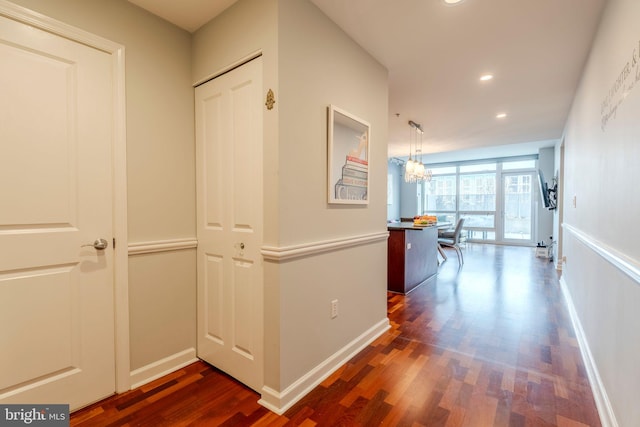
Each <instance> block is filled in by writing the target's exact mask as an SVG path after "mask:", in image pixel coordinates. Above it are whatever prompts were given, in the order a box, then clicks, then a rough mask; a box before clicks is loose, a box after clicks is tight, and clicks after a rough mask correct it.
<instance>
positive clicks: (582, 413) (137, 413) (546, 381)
mask: <svg viewBox="0 0 640 427" xmlns="http://www.w3.org/2000/svg"><path fill="white" fill-rule="evenodd" d="M463 250H464V252H465V264H464V266H463V267H462V268H460V269H459V268H458V265H457V263H455V262H449V261H447V262H445V263H443V264H442V265H441V266H440V267H439V273H438V276H437V277H436V278H435V279H434V280H430V281H429V282H427V283H426V284H425V285H423V286H420V287H418V288H416V289H415V290H414V291H413V292H411V293H410V294H409V295H406V296H405V295H399V294H393V293H389V294H388V295H387V308H388V315H389V321H390V324H391V329H390V330H389V331H388V332H387V333H385V334H384V335H383V336H381V337H380V338H378V339H377V340H376V341H374V342H373V343H371V344H370V345H369V346H367V347H366V348H365V349H364V350H363V351H362V352H360V353H359V354H358V355H356V356H355V357H353V358H352V359H351V360H349V361H348V362H347V363H346V364H345V365H344V366H342V367H340V368H339V369H338V370H336V371H335V372H334V373H333V374H332V375H330V376H329V377H328V378H327V379H325V380H324V381H323V382H322V383H321V384H320V385H319V386H318V387H316V388H315V389H314V390H313V391H311V392H310V393H309V394H308V395H307V396H305V397H304V398H302V399H301V400H300V401H299V402H298V403H297V404H296V405H294V406H293V407H292V408H290V409H289V410H287V411H286V412H285V413H284V414H283V415H276V414H274V413H272V412H270V411H268V410H267V409H266V408H264V407H261V406H260V405H259V404H258V403H257V401H258V399H259V395H258V394H256V393H255V392H254V391H252V390H250V389H248V388H247V387H245V386H243V385H242V384H240V383H238V382H236V381H235V380H233V379H232V378H230V377H229V376H227V375H225V374H224V373H222V372H220V371H218V370H217V369H215V368H213V367H211V366H209V365H207V364H206V363H203V362H197V363H194V364H192V365H189V366H187V367H185V368H182V369H179V370H177V371H176V372H173V373H171V374H169V375H167V376H165V377H162V378H159V379H157V380H155V381H152V382H150V383H149V384H146V385H144V386H142V387H140V388H138V389H136V390H132V391H130V392H127V393H123V394H121V395H117V396H113V397H111V398H109V399H106V400H104V401H102V402H99V403H96V404H94V405H91V406H89V407H87V408H84V409H81V410H79V411H77V412H75V413H73V414H72V416H71V425H72V426H91V427H93V426H118V427H122V426H129V425H130V426H143V427H144V426H153V427H156V426H171V427H175V426H205V427H206V426H242V427H244V426H260V427H264V426H269V427H283V426H287V427H289V426H304V427H311V426H330V427H334V426H366V427H368V426H373V425H385V426H415V427H420V426H428V427H433V426H446V427H461V426H472V427H485V426H494V427H502V426H509V427H519V426H523V427H525V426H560V427H585V426H590V427H599V426H600V425H601V424H600V420H599V418H598V413H597V410H596V407H595V402H594V399H593V393H592V391H591V388H590V386H589V382H588V380H587V375H586V370H585V367H584V363H583V361H582V358H581V353H580V350H579V348H578V343H577V340H576V337H575V332H574V331H573V329H572V324H571V320H570V318H569V316H568V313H567V311H566V308H565V305H564V301H563V300H562V293H561V291H560V287H559V284H558V276H557V273H556V272H555V271H554V270H553V265H552V264H551V263H549V262H547V261H545V260H543V259H539V258H536V257H535V256H534V252H533V249H532V248H524V247H508V246H492V245H473V244H468V245H467V247H466V248H465V249H463ZM453 259H454V261H455V257H453Z"/></svg>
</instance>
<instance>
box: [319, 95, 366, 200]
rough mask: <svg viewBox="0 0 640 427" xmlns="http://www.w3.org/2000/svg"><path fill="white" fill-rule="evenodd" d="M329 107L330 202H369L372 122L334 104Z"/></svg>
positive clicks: (328, 188)
mask: <svg viewBox="0 0 640 427" xmlns="http://www.w3.org/2000/svg"><path fill="white" fill-rule="evenodd" d="M327 111H328V114H327V116H328V119H327V122H328V131H327V195H328V202H329V203H330V204H350V205H367V204H369V164H370V163H369V161H370V156H369V154H370V147H369V145H370V139H371V126H370V125H369V123H368V122H366V121H364V120H362V119H360V118H358V117H356V116H354V115H353V114H350V113H348V112H346V111H344V110H342V109H340V108H338V107H336V106H335V105H330V106H329V107H328V108H327Z"/></svg>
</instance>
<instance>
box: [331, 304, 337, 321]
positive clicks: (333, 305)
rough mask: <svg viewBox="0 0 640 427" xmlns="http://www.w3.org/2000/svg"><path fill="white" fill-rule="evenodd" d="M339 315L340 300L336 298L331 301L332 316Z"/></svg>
mask: <svg viewBox="0 0 640 427" xmlns="http://www.w3.org/2000/svg"><path fill="white" fill-rule="evenodd" d="M336 317H338V300H337V299H334V300H333V301H331V318H332V319H335V318H336Z"/></svg>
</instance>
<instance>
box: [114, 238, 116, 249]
mask: <svg viewBox="0 0 640 427" xmlns="http://www.w3.org/2000/svg"><path fill="white" fill-rule="evenodd" d="M115 248H116V238H115V237H114V238H113V249H115Z"/></svg>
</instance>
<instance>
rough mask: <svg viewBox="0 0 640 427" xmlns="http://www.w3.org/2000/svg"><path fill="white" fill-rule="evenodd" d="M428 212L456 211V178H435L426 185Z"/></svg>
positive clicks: (451, 176) (447, 176)
mask: <svg viewBox="0 0 640 427" xmlns="http://www.w3.org/2000/svg"><path fill="white" fill-rule="evenodd" d="M425 187H426V188H425V193H426V199H427V200H426V204H425V206H426V208H427V209H426V210H427V211H428V212H438V211H449V212H451V211H454V212H455V210H456V176H455V175H445V176H434V177H433V178H431V182H427V183H425Z"/></svg>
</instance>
